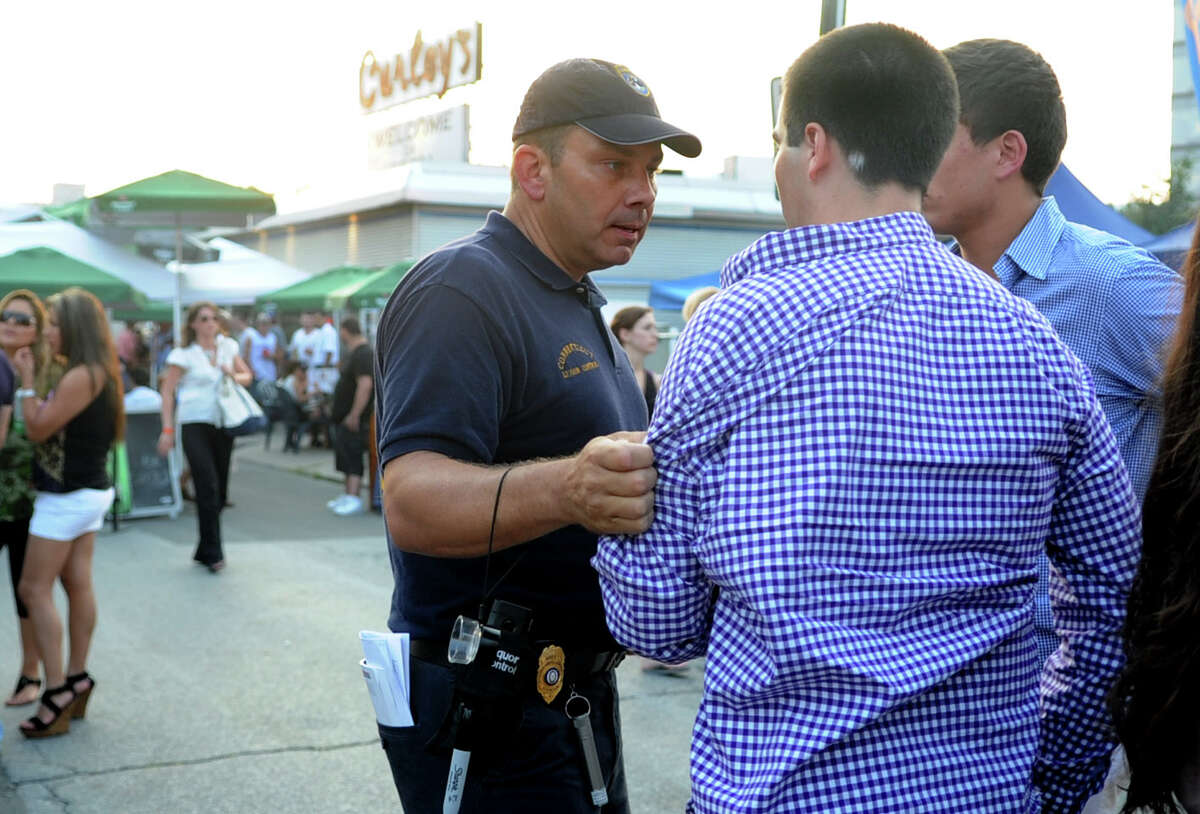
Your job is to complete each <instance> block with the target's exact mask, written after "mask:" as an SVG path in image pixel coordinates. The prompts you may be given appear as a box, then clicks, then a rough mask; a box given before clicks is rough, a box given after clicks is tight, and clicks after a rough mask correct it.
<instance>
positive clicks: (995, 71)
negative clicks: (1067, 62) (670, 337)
mask: <svg viewBox="0 0 1200 814" xmlns="http://www.w3.org/2000/svg"><path fill="white" fill-rule="evenodd" d="M942 53H944V54H945V55H946V59H948V60H950V67H952V68H953V69H954V76H955V78H956V79H957V80H958V96H959V99H960V100H961V111H960V113H959V120H960V121H961V122H962V123H963V125H964V126H965V127H966V128H967V130H968V131H970V133H971V140H972V141H974V142H975V143H976V144H986V143H987V142H989V141H991V140H992V139H994V138H996V136H999V135H1000V134H1002V133H1004V132H1006V131H1008V130H1016V131H1017V132H1019V133H1020V134H1021V135H1022V136H1024V137H1025V143H1026V144H1027V145H1028V150H1029V151H1028V153H1027V154H1026V156H1025V163H1024V164H1022V165H1021V175H1022V176H1023V177H1024V178H1025V180H1026V181H1028V182H1029V183H1030V184H1032V185H1033V188H1034V189H1035V190H1037V192H1038V194H1039V195H1040V194H1041V193H1042V192H1043V191H1044V190H1045V189H1046V182H1047V181H1049V180H1050V176H1051V175H1053V174H1054V171H1055V170H1056V169H1058V161H1059V159H1060V158H1061V157H1062V151H1063V146H1064V145H1065V144H1066V143H1067V109H1066V106H1065V105H1063V99H1062V89H1061V88H1060V87H1059V86H1058V77H1056V76H1055V75H1054V71H1053V69H1051V67H1050V65H1049V64H1048V63H1047V62H1046V60H1044V59H1043V58H1042V55H1041V54H1039V53H1038V52H1037V51H1034V50H1033V49H1032V48H1030V47H1029V46H1027V45H1022V44H1021V43H1019V42H1013V41H1011V40H991V39H984V40H968V41H967V42H960V43H959V44H958V45H955V46H954V47H952V48H947V49H946V50H945V51H943V52H942Z"/></svg>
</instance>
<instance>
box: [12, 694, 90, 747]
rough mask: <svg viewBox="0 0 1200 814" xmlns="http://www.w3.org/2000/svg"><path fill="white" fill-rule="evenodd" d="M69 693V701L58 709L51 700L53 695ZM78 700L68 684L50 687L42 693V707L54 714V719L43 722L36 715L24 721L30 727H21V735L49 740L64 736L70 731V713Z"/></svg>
mask: <svg viewBox="0 0 1200 814" xmlns="http://www.w3.org/2000/svg"><path fill="white" fill-rule="evenodd" d="M67 692H69V693H71V700H70V701H68V702H67V705H66V706H65V707H60V706H59V705H58V704H56V703H54V701H53V700H52V698H53V696H55V695H62V694H63V693H67ZM78 700H79V696H78V695H77V694H76V693H75V690H73V689H71V685H70V684H69V683H67V684H63V685H62V686H61V687H51V688H50V689H48V690H46V691H45V692H44V693H42V705H43V706H44V707H45V708H46V709H48V710H50V711H51V712H53V713H54V717H53V718H51V719H50V720H49V721H43V720H42V719H41V718H39V717H38V716H37V715H34V716H33V717H32V718H29V719H28V720H26V723H27V724H29V725H30V726H29V727H28V728H26V727H24V726H22V727H21V728H20V729H21V734H22V735H24V736H25V737H27V738H49V737H51V736H53V735H65V734H67V733H68V732H70V731H71V713H72V711H73V710H74V709H75V702H76V701H78Z"/></svg>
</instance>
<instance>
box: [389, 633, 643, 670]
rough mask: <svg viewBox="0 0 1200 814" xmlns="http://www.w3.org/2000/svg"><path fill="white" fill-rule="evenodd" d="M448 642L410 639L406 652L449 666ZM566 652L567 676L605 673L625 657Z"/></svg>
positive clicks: (538, 644) (536, 646)
mask: <svg viewBox="0 0 1200 814" xmlns="http://www.w3.org/2000/svg"><path fill="white" fill-rule="evenodd" d="M449 644H450V643H449V642H445V641H439V640H437V639H412V640H411V641H410V642H409V644H408V652H409V655H411V656H412V657H413V658H414V659H418V660H420V661H424V662H426V663H428V664H436V665H437V666H439V667H449V666H450V662H449V661H448V660H447V659H446V651H447V650H448V649H449ZM550 644H553V642H535V643H534V649H535V650H540V649H541V648H543V647H545V646H547V645H550ZM563 652H564V653H565V654H566V659H565V661H566V672H567V675H568V676H571V675H575V676H585V677H586V676H592V675H596V674H598V673H607V672H608V671H609V670H614V669H616V667H617V665H618V664H620V663H621V661H622V660H623V659H624V658H625V651H624V650H582V649H579V648H566V647H564V648H563Z"/></svg>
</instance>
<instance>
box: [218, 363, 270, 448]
mask: <svg viewBox="0 0 1200 814" xmlns="http://www.w3.org/2000/svg"><path fill="white" fill-rule="evenodd" d="M217 407H218V408H220V412H221V429H223V430H225V434H226V435H232V436H235V437H236V436H239V435H253V434H254V433H256V432H262V431H263V430H265V429H266V428H267V417H266V416H265V415H263V411H262V408H261V407H259V406H258V402H257V401H255V400H254V397H253V396H251V395H250V394H249V393H248V392H247V391H246V388H244V387H242V386H241V385H240V384H238V383H237V382H235V381H234V380H233V379H232V378H231V377H229V376H222V377H221V384H220V385H218V390H217Z"/></svg>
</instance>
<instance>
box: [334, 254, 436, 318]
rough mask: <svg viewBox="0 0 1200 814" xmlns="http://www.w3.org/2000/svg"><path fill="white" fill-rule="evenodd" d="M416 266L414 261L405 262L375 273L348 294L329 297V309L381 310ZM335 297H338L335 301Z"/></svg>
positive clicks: (341, 293) (336, 293)
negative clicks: (406, 275)
mask: <svg viewBox="0 0 1200 814" xmlns="http://www.w3.org/2000/svg"><path fill="white" fill-rule="evenodd" d="M414 265H416V261H415V260H405V261H403V262H400V263H396V264H395V265H392V266H388V267H387V268H385V269H381V270H380V271H377V272H375V273H374V274H372V275H370V276H369V277H367V278H366V279H365V280H363V281H362V284H361V285H359V286H357V287H356V288H355V289H354V290H353V291H350V292H345V293H344V294H343V292H341V291H339V292H335V294H333V295H330V304H331V308H382V307H383V306H384V305H386V304H387V301H388V297H390V296H392V292H393V291H394V290H395V289H396V286H397V285H399V284H400V281H401V280H403V279H404V275H405V274H407V273H408V270H409V269H410V268H412V267H413V266H414ZM335 297H340V299H339V300H335Z"/></svg>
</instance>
